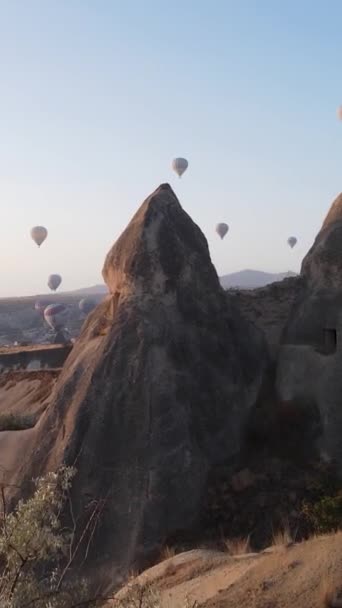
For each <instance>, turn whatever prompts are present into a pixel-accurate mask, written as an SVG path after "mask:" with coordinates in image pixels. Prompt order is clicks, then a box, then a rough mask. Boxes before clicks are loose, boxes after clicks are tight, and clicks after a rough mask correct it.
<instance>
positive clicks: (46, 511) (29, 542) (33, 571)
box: [0, 467, 86, 608]
mask: <svg viewBox="0 0 342 608" xmlns="http://www.w3.org/2000/svg"><path fill="white" fill-rule="evenodd" d="M74 473H75V471H74V469H72V468H68V467H63V468H61V469H60V470H59V471H58V472H57V473H48V474H47V475H45V476H44V477H42V478H39V479H37V480H36V481H35V492H34V494H33V496H32V497H31V498H30V499H28V500H26V501H24V500H20V501H19V503H18V505H17V507H16V509H15V510H14V511H13V512H11V513H8V512H7V507H6V499H5V491H4V488H3V487H2V488H1V497H2V522H1V526H0V606H1V608H26V607H27V608H28V607H32V608H33V607H34V608H69V607H71V606H73V605H75V603H76V599H77V601H78V603H79V601H80V598H82V597H83V596H84V597H85V594H86V590H85V588H84V586H82V585H77V586H74V589H71V588H69V587H67V586H66V585H64V584H63V578H64V577H63V573H64V571H63V568H62V563H63V558H64V563H65V557H66V555H67V554H68V551H69V549H70V546H71V544H70V541H71V532H70V531H68V530H65V529H62V527H61V523H60V520H59V515H60V513H61V511H62V508H63V506H64V504H65V501H66V499H67V497H68V493H69V489H70V485H71V480H72V477H73V475H74Z"/></svg>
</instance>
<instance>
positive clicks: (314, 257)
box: [301, 194, 342, 289]
mask: <svg viewBox="0 0 342 608" xmlns="http://www.w3.org/2000/svg"><path fill="white" fill-rule="evenodd" d="M301 274H302V275H303V276H305V277H306V279H307V281H308V284H309V286H310V287H312V288H314V289H341V288H342V194H340V195H339V196H338V197H337V198H336V199H335V201H334V202H333V204H332V206H331V208H330V211H329V213H328V215H327V216H326V218H325V220H324V222H323V225H322V228H321V230H320V231H319V233H318V235H317V237H316V239H315V242H314V244H313V246H312V247H311V249H310V251H309V252H308V253H307V255H306V256H305V258H304V260H303V264H302V270H301Z"/></svg>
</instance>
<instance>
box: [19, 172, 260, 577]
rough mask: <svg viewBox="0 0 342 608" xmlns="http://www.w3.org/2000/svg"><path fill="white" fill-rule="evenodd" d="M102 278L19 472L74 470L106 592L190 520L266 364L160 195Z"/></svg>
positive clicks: (171, 204) (250, 331) (204, 250)
mask: <svg viewBox="0 0 342 608" xmlns="http://www.w3.org/2000/svg"><path fill="white" fill-rule="evenodd" d="M103 276H104V279H105V281H106V283H107V285H108V288H109V291H110V295H108V296H107V298H106V299H105V300H104V301H103V302H102V303H101V304H99V306H98V307H97V308H96V309H95V310H94V311H93V312H92V313H91V314H90V316H89V317H88V319H87V321H86V322H85V325H84V327H83V329H82V332H81V336H80V338H79V339H78V341H77V343H76V344H75V346H74V349H73V351H72V352H71V354H70V356H69V358H68V359H67V361H66V364H65V366H64V369H63V371H62V374H61V376H60V378H59V381H58V384H57V387H56V390H55V394H54V397H53V400H52V402H51V404H50V405H49V407H48V409H47V411H46V413H45V414H44V415H43V417H42V419H41V420H40V422H39V424H38V425H37V427H36V429H35V436H34V440H33V447H32V452H31V453H30V454H27V457H26V459H25V464H24V465H23V466H22V467H21V470H20V473H19V475H20V476H21V477H25V476H26V478H27V477H30V476H31V475H37V474H40V473H43V472H44V471H46V470H51V469H55V468H56V467H58V466H59V465H61V464H62V463H68V464H75V466H76V468H77V471H78V473H77V476H76V479H75V482H74V486H73V508H74V514H75V517H80V516H81V515H82V514H83V513H87V509H89V508H91V506H92V505H94V504H98V505H100V508H99V512H100V514H101V515H100V516H99V518H98V521H97V527H96V530H95V531H94V535H93V539H92V543H91V545H90V552H89V557H88V561H90V563H91V565H92V567H93V571H96V572H97V573H100V574H99V576H100V578H101V579H102V582H103V578H104V575H103V571H104V570H106V568H102V566H106V565H107V566H108V564H110V571H109V570H108V568H107V570H106V572H107V575H108V577H109V578H110V580H113V578H115V577H114V575H115V572H118V570H119V569H121V570H123V571H127V570H128V569H129V568H131V567H133V566H140V565H141V564H143V563H144V560H145V558H149V557H150V556H152V555H153V554H154V553H155V552H156V551H158V550H159V549H160V547H161V544H162V543H163V541H164V540H165V538H166V537H167V536H168V535H169V534H171V533H173V532H175V531H177V530H178V529H182V528H186V527H187V526H189V525H191V524H192V522H193V521H194V520H195V519H196V517H197V515H198V509H199V504H200V499H201V494H202V491H203V488H204V484H205V481H206V476H207V473H208V471H209V470H210V468H211V467H212V466H213V465H214V464H215V463H218V462H220V461H223V460H226V459H227V458H230V457H232V456H233V455H234V454H236V453H237V452H238V451H239V449H240V445H241V434H242V433H243V429H244V424H245V421H246V418H247V417H248V414H249V411H250V409H251V408H252V406H253V404H254V403H255V401H256V397H257V394H258V391H259V387H260V385H261V382H262V377H263V372H264V368H265V365H266V351H265V345H264V341H263V338H262V333H261V332H260V331H258V330H257V329H256V328H254V327H253V325H252V324H250V323H249V322H248V321H245V320H243V318H242V317H241V316H240V314H239V312H238V310H237V308H235V306H234V304H233V302H231V301H230V300H229V299H228V300H227V297H226V294H225V293H224V291H223V290H222V288H221V287H220V284H219V280H218V277H217V274H216V271H215V269H214V267H213V265H212V263H211V261H210V256H209V251H208V245H207V241H206V239H205V237H204V235H203V234H202V232H201V230H200V229H199V228H198V226H197V225H196V224H194V222H193V221H192V220H191V218H190V217H189V216H188V215H187V214H186V212H185V211H184V210H183V209H182V207H181V206H180V204H179V202H178V200H177V198H176V196H175V194H174V193H173V191H172V190H171V188H170V186H169V185H168V184H163V185H161V186H160V187H159V188H158V189H157V190H156V191H155V192H154V193H153V194H152V195H151V196H150V197H149V198H148V199H146V201H145V202H144V203H143V204H142V206H141V207H140V209H139V210H138V212H137V213H136V215H135V216H134V217H133V219H132V221H131V222H130V224H129V225H128V227H127V228H126V230H125V231H124V232H123V234H122V235H121V237H120V238H119V239H118V241H117V242H116V243H115V245H114V246H113V248H112V249H111V251H110V252H109V254H108V255H107V258H106V261H105V265H104V269H103ZM26 463H28V464H26ZM88 513H89V511H88ZM94 566H97V568H94Z"/></svg>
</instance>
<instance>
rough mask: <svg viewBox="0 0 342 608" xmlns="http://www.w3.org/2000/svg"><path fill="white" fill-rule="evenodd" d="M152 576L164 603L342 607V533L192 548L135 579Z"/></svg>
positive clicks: (227, 607)
mask: <svg viewBox="0 0 342 608" xmlns="http://www.w3.org/2000/svg"><path fill="white" fill-rule="evenodd" d="M146 581H149V582H151V583H154V584H156V586H157V588H158V589H159V591H160V593H161V607H162V608H193V606H195V605H196V606H202V607H205V608H240V607H241V608H242V607H243V608H244V607H246V608H324V607H325V608H327V606H331V608H342V532H340V533H337V534H333V535H329V536H322V537H318V538H313V539H311V540H309V541H306V542H303V543H300V544H293V545H292V546H289V547H282V546H280V547H273V548H271V549H268V550H266V551H264V552H262V553H259V554H247V555H242V556H235V557H230V556H227V555H225V554H222V553H217V552H209V551H201V550H199V551H190V552H188V553H183V554H180V555H177V556H175V557H172V558H170V559H168V560H166V561H165V562H162V563H161V564H158V565H157V566H155V567H154V568H151V569H150V570H147V571H146V572H144V573H143V574H142V575H140V576H139V577H138V578H137V579H135V581H133V583H145V582H146ZM131 584H132V583H131ZM126 589H127V588H126ZM125 593H126V590H122V591H121V592H120V595H121V596H122V595H123V594H125ZM340 594H341V595H340ZM196 602H197V603H196ZM109 605H110V604H109ZM112 605H113V606H114V605H115V603H113V604H112Z"/></svg>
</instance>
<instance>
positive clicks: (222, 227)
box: [216, 222, 229, 239]
mask: <svg viewBox="0 0 342 608" xmlns="http://www.w3.org/2000/svg"><path fill="white" fill-rule="evenodd" d="M228 230H229V226H228V224H225V223H224V222H221V223H220V224H217V226H216V232H217V234H218V235H219V236H220V237H221V239H223V238H224V237H225V236H226V234H227V232H228Z"/></svg>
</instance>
